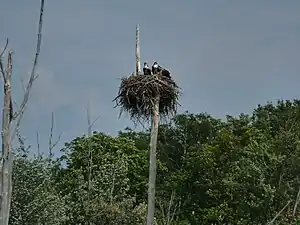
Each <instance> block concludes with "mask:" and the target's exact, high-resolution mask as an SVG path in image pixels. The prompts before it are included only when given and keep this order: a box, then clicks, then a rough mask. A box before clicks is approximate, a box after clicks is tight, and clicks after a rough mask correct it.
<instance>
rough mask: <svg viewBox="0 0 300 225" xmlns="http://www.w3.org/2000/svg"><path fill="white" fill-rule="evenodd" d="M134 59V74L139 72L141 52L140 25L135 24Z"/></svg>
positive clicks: (140, 71)
mask: <svg viewBox="0 0 300 225" xmlns="http://www.w3.org/2000/svg"><path fill="white" fill-rule="evenodd" d="M135 61H136V68H135V69H136V70H135V75H138V74H141V73H142V70H141V52H140V25H139V24H138V25H136V32H135Z"/></svg>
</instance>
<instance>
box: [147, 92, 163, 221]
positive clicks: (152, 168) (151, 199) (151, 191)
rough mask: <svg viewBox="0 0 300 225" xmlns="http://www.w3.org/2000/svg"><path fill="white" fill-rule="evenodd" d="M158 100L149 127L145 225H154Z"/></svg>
mask: <svg viewBox="0 0 300 225" xmlns="http://www.w3.org/2000/svg"><path fill="white" fill-rule="evenodd" d="M159 99H160V98H159V96H156V97H155V99H154V107H153V115H152V125H151V139H150V154H149V158H150V165H149V182H148V213H147V225H154V211H155V183H156V147H157V135H158V123H159Z"/></svg>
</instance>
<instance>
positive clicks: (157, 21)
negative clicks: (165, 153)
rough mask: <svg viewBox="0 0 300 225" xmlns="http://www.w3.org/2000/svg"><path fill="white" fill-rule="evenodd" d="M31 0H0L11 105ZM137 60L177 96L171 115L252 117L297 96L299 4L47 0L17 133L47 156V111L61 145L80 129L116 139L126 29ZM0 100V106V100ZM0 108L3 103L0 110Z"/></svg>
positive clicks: (27, 60) (129, 51)
mask: <svg viewBox="0 0 300 225" xmlns="http://www.w3.org/2000/svg"><path fill="white" fill-rule="evenodd" d="M39 4H40V1H38V0H26V1H20V0H0V27H1V32H0V43H3V44H4V43H5V38H6V37H9V39H10V44H9V47H10V48H11V49H13V50H14V52H15V54H14V80H13V85H14V89H13V91H14V93H13V95H14V97H15V99H17V100H20V99H21V96H22V89H21V86H20V80H21V79H26V78H27V76H28V72H29V71H30V69H31V65H32V60H33V56H34V53H35V44H36V33H37V20H38V16H39ZM137 23H139V24H140V29H141V37H140V38H141V57H142V61H145V60H147V61H149V63H152V62H153V61H154V60H156V61H158V62H159V63H160V64H161V65H162V66H164V67H167V68H169V69H170V70H171V72H172V76H173V77H174V78H175V79H176V81H177V82H178V84H179V85H180V86H181V87H182V89H183V96H182V98H181V105H182V107H181V108H180V111H181V112H183V111H185V110H189V111H190V112H194V113H197V112H208V113H211V114H212V115H214V116H217V117H223V116H224V115H226V114H234V115H236V114H238V113H240V112H251V110H252V109H253V108H254V107H255V106H256V105H257V104H258V103H265V102H266V101H269V100H276V99H279V98H283V99H291V98H299V97H300V91H299V83H300V63H299V62H300V61H299V60H300V1H299V0H287V1H281V0H265V1H261V0H252V1H238V0H227V1H226V0H224V1H221V0H218V1H217V0H210V1H204V0H188V1H179V0H172V1H171V0H165V1H158V0H152V1H151V3H150V2H146V1H145V2H143V1H138V0H130V1H121V0H109V1H108V0H106V1H104V0H98V1H96V0H85V1H84V0H49V1H46V3H45V16H44V28H43V43H42V52H41V57H40V62H39V66H38V72H39V74H40V77H39V78H38V80H37V81H36V82H35V83H34V87H33V91H32V95H31V98H30V102H29V107H28V110H27V111H26V115H25V117H24V120H23V123H22V134H23V135H24V136H25V137H26V138H28V141H27V143H28V144H31V145H32V149H33V151H35V149H36V138H35V137H36V132H39V134H40V144H41V148H42V150H44V151H47V139H48V136H49V129H50V124H51V112H52V111H53V112H54V113H55V120H56V121H55V135H58V134H59V133H60V132H63V136H62V142H61V144H63V143H64V142H66V141H69V140H71V139H72V138H74V137H76V136H78V135H81V134H83V133H85V132H86V130H87V123H86V115H85V110H86V106H87V104H88V101H90V103H91V114H92V117H93V118H96V117H97V116H100V119H99V120H98V121H97V123H95V125H94V128H93V129H94V130H98V131H104V132H106V133H109V134H116V133H117V131H119V130H122V129H124V128H125V127H126V126H133V124H132V122H130V121H129V120H128V118H127V116H126V115H124V116H123V117H122V118H121V119H118V113H119V110H118V109H114V108H113V107H114V104H113V103H112V99H113V98H114V97H115V95H116V93H117V89H118V86H119V82H120V81H119V80H118V78H120V77H122V76H125V75H127V74H131V73H132V72H133V71H134V66H135V65H134V64H135V56H134V46H135V26H136V24H137ZM1 101H2V99H1ZM0 104H2V102H0Z"/></svg>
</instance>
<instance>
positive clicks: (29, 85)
mask: <svg viewBox="0 0 300 225" xmlns="http://www.w3.org/2000/svg"><path fill="white" fill-rule="evenodd" d="M44 3H45V0H41V8H40V18H39V26H38V38H37V44H36V53H35V58H34V62H33V67H32V70H31V74H30V77H29V81H28V83H27V86H26V92H25V94H24V98H23V101H22V103H21V105H20V110H19V111H18V112H16V113H15V114H14V119H16V118H17V117H18V116H19V117H22V116H23V114H24V111H25V109H26V106H27V103H28V98H29V94H30V91H31V88H32V84H33V82H34V81H35V79H36V78H37V75H36V73H35V71H36V67H37V64H38V60H39V56H40V52H41V44H42V28H43V14H44ZM20 121H21V119H20Z"/></svg>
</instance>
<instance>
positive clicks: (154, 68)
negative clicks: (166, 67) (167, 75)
mask: <svg viewBox="0 0 300 225" xmlns="http://www.w3.org/2000/svg"><path fill="white" fill-rule="evenodd" d="M160 71H161V67H160V65H158V63H157V62H154V63H153V65H152V73H153V74H157V73H159V72H160Z"/></svg>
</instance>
